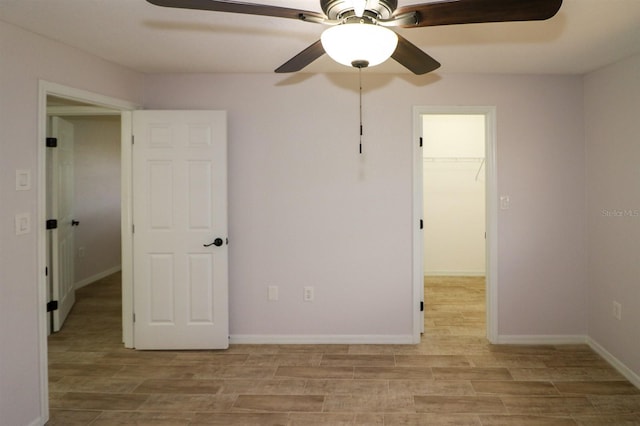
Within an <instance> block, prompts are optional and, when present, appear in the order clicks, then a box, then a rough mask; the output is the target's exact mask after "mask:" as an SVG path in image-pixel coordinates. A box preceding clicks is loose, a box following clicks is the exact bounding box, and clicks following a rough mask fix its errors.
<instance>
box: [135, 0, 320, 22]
mask: <svg viewBox="0 0 640 426" xmlns="http://www.w3.org/2000/svg"><path fill="white" fill-rule="evenodd" d="M147 1H148V2H149V3H151V4H154V5H156V6H164V7H175V8H178V9H195V10H211V11H214V12H231V13H242V14H245V15H262V16H274V17H277V18H290V19H303V20H304V18H302V17H314V18H318V19H320V20H324V19H326V17H325V16H324V15H323V14H322V13H318V12H310V11H308V10H299V9H290V8H288V7H279V6H270V5H266V4H255V3H245V2H242V1H232V0H147Z"/></svg>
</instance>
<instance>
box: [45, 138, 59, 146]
mask: <svg viewBox="0 0 640 426" xmlns="http://www.w3.org/2000/svg"><path fill="white" fill-rule="evenodd" d="M45 144H46V146H47V148H57V147H58V138H46V139H45Z"/></svg>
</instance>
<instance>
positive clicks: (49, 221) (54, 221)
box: [47, 219, 58, 229]
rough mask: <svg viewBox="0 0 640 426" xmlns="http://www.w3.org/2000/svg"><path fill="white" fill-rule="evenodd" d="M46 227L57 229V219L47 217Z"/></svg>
mask: <svg viewBox="0 0 640 426" xmlns="http://www.w3.org/2000/svg"><path fill="white" fill-rule="evenodd" d="M47 229H58V220H57V219H47Z"/></svg>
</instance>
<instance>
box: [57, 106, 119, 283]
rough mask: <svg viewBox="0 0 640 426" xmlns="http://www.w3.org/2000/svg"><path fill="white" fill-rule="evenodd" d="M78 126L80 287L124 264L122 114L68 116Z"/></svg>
mask: <svg viewBox="0 0 640 426" xmlns="http://www.w3.org/2000/svg"><path fill="white" fill-rule="evenodd" d="M66 119H67V120H68V121H70V122H71V123H72V124H73V125H74V131H75V146H74V166H75V170H74V171H75V192H74V209H75V217H76V218H77V220H79V221H80V225H79V226H78V227H77V228H76V230H75V249H76V253H75V282H76V286H83V285H87V284H90V283H91V282H93V281H95V279H97V278H100V277H101V276H103V275H104V274H105V273H109V272H110V271H114V270H117V269H119V268H120V257H121V254H120V138H121V136H120V116H94V117H91V116H87V117H67V118H66Z"/></svg>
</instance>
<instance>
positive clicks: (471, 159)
mask: <svg viewBox="0 0 640 426" xmlns="http://www.w3.org/2000/svg"><path fill="white" fill-rule="evenodd" d="M423 160H424V161H431V162H435V161H442V162H454V163H455V162H458V161H459V162H463V161H468V162H476V161H484V157H423Z"/></svg>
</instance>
